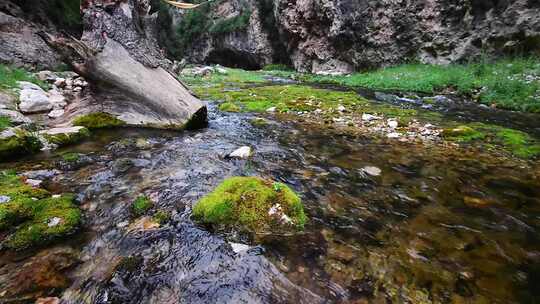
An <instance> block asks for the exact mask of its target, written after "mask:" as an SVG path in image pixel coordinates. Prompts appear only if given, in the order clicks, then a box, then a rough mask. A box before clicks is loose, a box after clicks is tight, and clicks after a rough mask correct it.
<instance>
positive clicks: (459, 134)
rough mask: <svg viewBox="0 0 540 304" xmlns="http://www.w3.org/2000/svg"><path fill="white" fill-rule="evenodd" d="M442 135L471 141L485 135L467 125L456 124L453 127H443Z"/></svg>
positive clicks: (482, 137)
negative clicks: (456, 125)
mask: <svg viewBox="0 0 540 304" xmlns="http://www.w3.org/2000/svg"><path fill="white" fill-rule="evenodd" d="M442 136H443V137H445V138H447V139H452V140H456V141H464V142H465V141H472V140H477V139H484V138H485V137H486V135H485V134H484V133H483V132H480V131H478V130H476V129H474V128H472V127H469V126H458V127H455V128H448V129H444V130H443V132H442Z"/></svg>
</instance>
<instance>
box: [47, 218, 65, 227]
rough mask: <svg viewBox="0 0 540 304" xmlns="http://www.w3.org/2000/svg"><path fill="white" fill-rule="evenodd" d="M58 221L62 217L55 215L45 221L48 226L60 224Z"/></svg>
mask: <svg viewBox="0 0 540 304" xmlns="http://www.w3.org/2000/svg"><path fill="white" fill-rule="evenodd" d="M60 221H62V219H61V218H59V217H56V216H55V217H53V218H51V219H49V221H47V226H49V227H54V226H58V224H60Z"/></svg>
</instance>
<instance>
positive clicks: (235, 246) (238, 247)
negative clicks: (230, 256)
mask: <svg viewBox="0 0 540 304" xmlns="http://www.w3.org/2000/svg"><path fill="white" fill-rule="evenodd" d="M229 244H230V245H231V247H232V250H233V251H234V252H235V253H240V252H243V251H247V250H248V249H249V248H250V247H249V246H248V245H245V244H240V243H229Z"/></svg>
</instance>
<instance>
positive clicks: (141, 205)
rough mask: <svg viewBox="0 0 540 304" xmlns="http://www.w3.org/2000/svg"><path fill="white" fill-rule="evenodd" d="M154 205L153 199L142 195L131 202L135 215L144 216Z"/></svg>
mask: <svg viewBox="0 0 540 304" xmlns="http://www.w3.org/2000/svg"><path fill="white" fill-rule="evenodd" d="M152 206H154V204H153V203H152V201H151V200H150V199H149V198H148V197H146V196H144V195H141V196H139V197H137V199H135V201H133V203H132V204H131V211H132V212H133V214H134V215H135V216H142V215H144V214H145V213H146V212H148V210H150V209H151V208H152Z"/></svg>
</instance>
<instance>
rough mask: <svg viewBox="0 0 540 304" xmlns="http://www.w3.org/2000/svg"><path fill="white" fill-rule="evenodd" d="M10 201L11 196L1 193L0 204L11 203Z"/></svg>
mask: <svg viewBox="0 0 540 304" xmlns="http://www.w3.org/2000/svg"><path fill="white" fill-rule="evenodd" d="M9 201H11V197H9V196H6V195H0V204H4V203H9Z"/></svg>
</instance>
